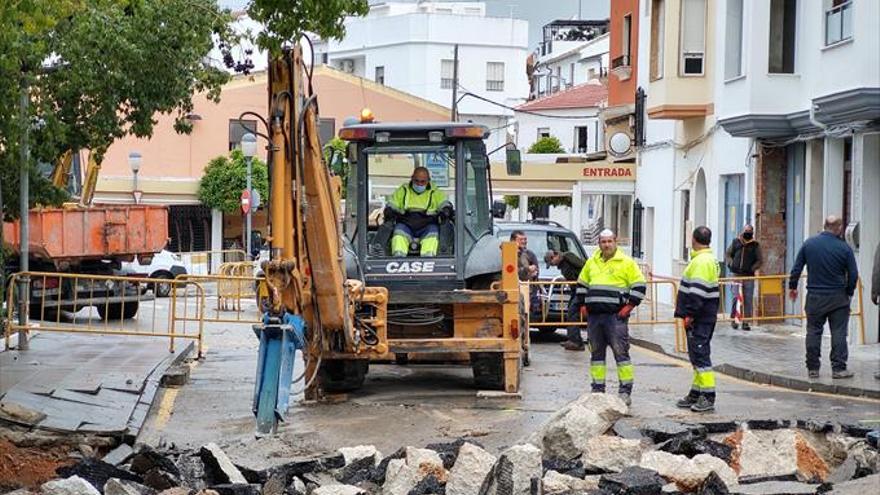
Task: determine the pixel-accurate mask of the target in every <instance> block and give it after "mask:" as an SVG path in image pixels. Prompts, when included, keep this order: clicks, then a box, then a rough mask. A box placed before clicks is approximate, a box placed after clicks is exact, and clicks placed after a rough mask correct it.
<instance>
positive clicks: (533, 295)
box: [510, 230, 541, 312]
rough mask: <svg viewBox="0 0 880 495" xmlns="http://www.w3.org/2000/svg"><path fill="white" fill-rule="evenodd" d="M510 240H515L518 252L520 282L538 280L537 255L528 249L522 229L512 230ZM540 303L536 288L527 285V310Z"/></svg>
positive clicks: (539, 271) (527, 238) (536, 306)
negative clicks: (528, 307)
mask: <svg viewBox="0 0 880 495" xmlns="http://www.w3.org/2000/svg"><path fill="white" fill-rule="evenodd" d="M510 240H511V242H515V243H516V245H517V249H518V252H519V270H518V272H519V279H520V281H522V282H533V281H535V280H538V275H539V274H540V273H541V269H540V268H539V267H538V257H537V256H535V253H533V252H532V250H531V249H529V237H528V236H527V235H526V233H525V232H523V231H522V230H514V231H513V232H511V233H510ZM540 305H541V299H540V298H539V297H538V289H537V287H535V286H534V285H533V286H531V287H529V306H530V309H529V312H531V311H533V310H534V309H535V308H538V307H539V306H540Z"/></svg>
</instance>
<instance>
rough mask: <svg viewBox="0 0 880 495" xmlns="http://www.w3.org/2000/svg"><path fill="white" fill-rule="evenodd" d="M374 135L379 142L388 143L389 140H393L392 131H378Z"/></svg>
mask: <svg viewBox="0 0 880 495" xmlns="http://www.w3.org/2000/svg"><path fill="white" fill-rule="evenodd" d="M374 137H375V139H376V142H377V143H387V142H388V141H391V133H390V132H377V133H376V134H375V136H374Z"/></svg>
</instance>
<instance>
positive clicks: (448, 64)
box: [440, 59, 455, 89]
mask: <svg viewBox="0 0 880 495" xmlns="http://www.w3.org/2000/svg"><path fill="white" fill-rule="evenodd" d="M454 72H455V60H449V59H443V60H441V61H440V88H441V89H452V84H453V80H452V78H453V77H454Z"/></svg>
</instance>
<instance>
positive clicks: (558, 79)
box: [553, 65, 562, 92]
mask: <svg viewBox="0 0 880 495" xmlns="http://www.w3.org/2000/svg"><path fill="white" fill-rule="evenodd" d="M561 86H562V66H561V65H557V66H556V84H555V85H554V86H553V91H554V92H556V91H559V88H560V87H561Z"/></svg>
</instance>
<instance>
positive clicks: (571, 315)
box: [565, 295, 584, 345]
mask: <svg viewBox="0 0 880 495" xmlns="http://www.w3.org/2000/svg"><path fill="white" fill-rule="evenodd" d="M581 304H583V300H582V298H580V297H578V296H577V295H572V296H571V299H570V300H569V301H568V308H567V309H566V310H565V321H580V320H581ZM583 328H584V327H583V326H580V325H571V326H570V327H568V328H567V329H566V332H567V333H568V341H569V342H573V343H575V344H577V345H584V338H583V336H581V329H583Z"/></svg>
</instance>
